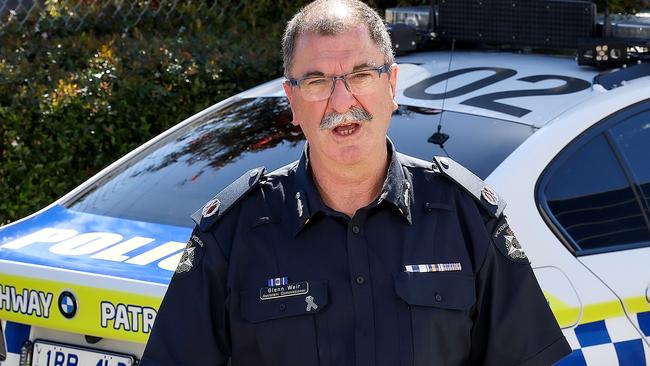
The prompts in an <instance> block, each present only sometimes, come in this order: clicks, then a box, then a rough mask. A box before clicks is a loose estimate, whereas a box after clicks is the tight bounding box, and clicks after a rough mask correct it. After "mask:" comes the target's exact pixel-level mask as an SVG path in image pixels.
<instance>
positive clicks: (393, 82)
mask: <svg viewBox="0 0 650 366" xmlns="http://www.w3.org/2000/svg"><path fill="white" fill-rule="evenodd" d="M397 70H398V66H397V64H395V63H394V64H392V65H390V80H389V83H390V92H391V94H392V96H393V110H396V109H397V108H398V107H399V106H398V105H397Z"/></svg>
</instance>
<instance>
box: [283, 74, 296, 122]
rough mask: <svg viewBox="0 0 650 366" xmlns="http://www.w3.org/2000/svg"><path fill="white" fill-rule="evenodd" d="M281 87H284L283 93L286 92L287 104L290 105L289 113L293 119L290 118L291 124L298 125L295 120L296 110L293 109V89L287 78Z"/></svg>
mask: <svg viewBox="0 0 650 366" xmlns="http://www.w3.org/2000/svg"><path fill="white" fill-rule="evenodd" d="M282 88H284V94H286V96H287V99H289V106H290V107H291V115H292V117H293V119H292V120H291V124H292V125H294V126H298V125H300V122H298V121H297V120H296V111H295V110H294V109H293V101H294V98H295V97H296V96H295V95H294V94H293V89H292V88H291V84H289V82H288V81H287V80H285V81H283V82H282Z"/></svg>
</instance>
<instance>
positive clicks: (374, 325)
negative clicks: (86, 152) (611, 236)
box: [142, 0, 570, 366]
mask: <svg viewBox="0 0 650 366" xmlns="http://www.w3.org/2000/svg"><path fill="white" fill-rule="evenodd" d="M283 53H284V65H285V74H286V76H287V81H286V82H285V83H284V90H285V92H286V94H287V97H288V98H289V101H290V103H291V108H292V111H293V118H294V120H293V123H294V124H297V125H299V126H300V127H301V129H302V131H303V132H304V134H305V136H306V138H307V141H308V144H307V145H306V146H305V149H304V152H303V154H302V156H301V157H300V160H299V161H298V162H296V163H294V164H291V165H289V166H287V167H284V168H282V169H280V170H278V171H276V172H273V173H270V174H265V173H264V171H263V169H256V170H253V171H251V172H249V173H247V174H245V175H244V176H242V177H241V178H239V179H238V180H237V181H236V182H234V183H233V184H231V185H230V186H229V187H227V188H226V189H225V190H224V191H222V192H221V193H219V194H218V195H217V196H216V198H215V199H213V200H211V201H210V202H208V203H207V204H206V205H205V207H204V208H203V209H202V210H201V212H199V213H198V214H195V216H194V218H195V220H196V221H197V227H196V228H195V230H194V232H193V234H192V236H191V239H190V241H189V243H188V247H187V249H186V251H185V254H184V256H183V258H182V259H181V263H180V264H179V267H178V269H177V271H176V273H175V275H174V277H173V279H172V282H171V284H170V286H169V289H168V291H167V294H166V296H165V299H164V301H163V304H162V306H161V308H160V311H159V313H158V317H157V319H156V322H155V326H154V329H153V332H152V334H151V337H150V339H149V343H148V345H147V348H146V350H145V354H144V356H143V360H142V365H144V366H153V365H225V364H227V363H228V362H229V361H230V362H231V363H232V364H233V365H235V366H247V365H279V366H288V365H357V366H362V365H367V366H373V365H391V366H392V365H500V366H502V365H550V364H552V363H553V362H555V361H557V360H558V359H560V358H561V357H562V356H564V355H565V354H567V353H568V352H570V349H569V347H568V345H567V343H566V341H565V339H564V337H563V336H562V333H561V332H560V330H559V329H558V326H557V323H556V321H555V319H554V317H553V315H552V313H551V312H550V310H549V308H548V305H547V303H546V301H545V299H544V296H543V295H542V293H541V291H540V288H539V286H538V284H537V282H536V281H535V277H534V275H533V272H532V270H531V268H530V265H529V263H528V261H527V258H526V257H525V254H524V253H523V251H522V250H521V247H520V246H519V245H518V243H517V241H516V238H515V237H514V235H513V234H512V232H511V231H510V229H509V227H508V224H507V222H506V221H505V218H504V217H503V216H502V215H501V211H502V209H503V203H502V202H501V201H500V200H499V198H498V196H497V195H496V194H495V193H494V192H492V191H491V190H490V189H489V188H488V187H485V186H484V185H483V184H482V182H480V180H478V178H476V177H474V176H473V175H471V174H469V173H468V172H467V171H466V170H465V169H464V168H462V167H460V166H458V165H457V164H455V163H454V162H453V161H451V160H448V159H442V158H440V159H439V158H437V159H435V160H434V161H433V162H425V161H421V160H417V159H414V158H410V157H407V156H405V155H401V154H399V153H397V152H396V151H395V150H394V148H393V145H392V143H391V142H390V141H389V140H387V138H386V131H387V129H388V125H389V121H390V118H391V115H392V113H393V111H394V110H395V109H396V108H397V104H396V102H395V93H396V80H397V65H395V64H394V59H393V54H392V50H391V47H390V40H389V37H388V34H387V33H386V30H385V28H384V25H383V22H382V20H381V18H380V17H379V16H378V15H377V14H376V13H375V12H374V11H373V10H372V9H370V8H369V7H368V6H366V5H364V4H363V3H361V2H358V1H352V0H348V1H345V0H342V1H316V2H314V3H312V4H310V5H308V6H307V7H305V8H304V9H303V10H301V11H300V12H299V13H298V14H297V15H296V16H295V17H294V18H293V20H291V22H290V23H289V25H288V27H287V30H286V33H285V37H284V41H283Z"/></svg>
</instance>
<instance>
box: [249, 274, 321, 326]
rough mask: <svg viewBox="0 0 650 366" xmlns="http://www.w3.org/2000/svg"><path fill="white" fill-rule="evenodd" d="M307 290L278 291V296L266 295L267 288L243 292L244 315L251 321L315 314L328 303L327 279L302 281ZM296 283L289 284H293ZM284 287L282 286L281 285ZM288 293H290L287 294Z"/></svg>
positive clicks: (257, 321)
mask: <svg viewBox="0 0 650 366" xmlns="http://www.w3.org/2000/svg"><path fill="white" fill-rule="evenodd" d="M300 284H306V289H305V290H306V291H304V290H299V291H293V293H292V291H291V289H287V290H289V291H282V292H278V295H277V296H266V294H265V291H264V290H265V289H266V288H261V289H257V290H249V291H242V292H241V313H242V317H243V318H244V319H246V320H247V321H249V322H251V323H259V322H263V321H266V320H271V319H278V318H285V317H290V316H297V315H308V314H315V313H318V312H320V311H321V310H323V308H324V307H325V306H326V305H327V301H328V298H327V281H310V282H301V283H300ZM292 285H296V284H289V285H285V286H284V287H286V286H292ZM280 287H282V286H280ZM286 294H288V295H286Z"/></svg>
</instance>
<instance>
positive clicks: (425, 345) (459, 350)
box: [395, 272, 476, 366]
mask: <svg viewBox="0 0 650 366" xmlns="http://www.w3.org/2000/svg"><path fill="white" fill-rule="evenodd" d="M395 291H396V293H397V296H398V297H399V298H400V299H401V300H402V301H403V302H404V303H405V304H406V309H407V310H402V311H408V315H410V318H411V322H410V324H406V325H404V324H402V326H405V327H408V326H409V325H410V328H411V329H410V331H411V332H410V333H411V339H412V346H413V365H416V366H419V365H431V364H437V365H462V364H464V363H465V362H466V360H467V357H468V356H469V351H470V348H471V329H472V316H471V312H472V307H473V306H474V304H475V303H476V290H475V285H474V277H472V276H468V275H461V274H451V273H426V272H424V273H407V272H401V273H398V274H397V275H396V276H395Z"/></svg>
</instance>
